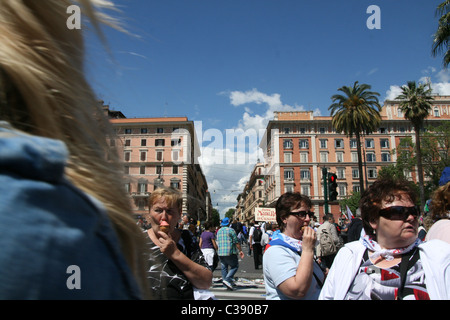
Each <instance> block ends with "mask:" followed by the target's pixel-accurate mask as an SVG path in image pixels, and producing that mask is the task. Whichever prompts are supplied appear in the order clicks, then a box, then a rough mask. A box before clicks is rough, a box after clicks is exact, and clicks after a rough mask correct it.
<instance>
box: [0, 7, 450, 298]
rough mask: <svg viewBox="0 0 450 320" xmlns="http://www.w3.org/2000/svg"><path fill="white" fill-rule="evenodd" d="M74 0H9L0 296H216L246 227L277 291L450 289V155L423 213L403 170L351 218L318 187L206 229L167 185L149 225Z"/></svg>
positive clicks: (420, 294) (434, 294) (228, 279)
mask: <svg viewBox="0 0 450 320" xmlns="http://www.w3.org/2000/svg"><path fill="white" fill-rule="evenodd" d="M78 3H79V4H80V5H81V6H82V7H83V13H84V14H85V15H86V16H88V17H89V18H90V20H91V23H92V25H93V26H94V27H95V29H96V30H97V31H98V32H99V34H100V37H102V34H101V28H100V27H99V24H100V23H105V24H108V25H110V26H113V27H116V28H118V29H120V26H118V25H117V24H115V23H114V20H112V19H108V18H107V15H105V13H103V12H102V13H99V12H98V11H97V8H96V7H102V6H104V7H109V8H112V6H113V5H112V3H110V2H109V1H97V0H80V1H79V2H78ZM70 5H71V2H70V1H68V0H46V1H34V0H23V1H16V0H2V1H1V7H0V21H2V23H1V24H0V47H1V49H0V194H1V197H0V230H1V234H2V236H1V237H0V247H1V248H2V250H0V299H214V298H215V297H214V295H213V294H212V293H211V292H210V291H209V289H210V287H211V284H212V275H213V270H214V269H215V268H217V267H218V266H219V263H220V268H221V272H222V281H223V284H224V286H225V287H227V288H228V289H230V290H233V288H234V286H235V284H234V274H235V273H236V270H237V268H238V261H239V257H240V258H241V259H242V258H243V257H244V252H243V251H242V244H243V243H247V241H248V248H249V252H248V253H251V254H252V255H253V258H254V267H255V269H258V268H260V267H261V266H262V268H263V273H264V280H265V286H266V291H267V298H268V299H323V300H326V299H343V300H344V299H348V300H353V299H383V300H384V299H387V300H393V299H417V300H418V299H450V244H449V234H450V230H449V228H450V227H449V224H450V220H449V218H450V191H449V190H450V172H449V170H450V168H446V169H445V170H444V173H443V175H442V178H441V181H440V187H439V188H438V189H437V190H436V191H435V192H434V193H433V197H432V199H431V202H430V205H429V206H428V209H429V213H428V215H427V216H425V217H423V216H422V212H421V211H422V209H423V208H417V207H416V205H415V204H416V202H417V196H416V194H415V192H414V190H413V189H412V188H411V187H410V185H409V184H408V183H407V182H406V181H395V180H392V179H379V180H377V181H376V182H375V183H374V184H373V185H371V186H370V187H369V188H368V189H367V190H366V191H365V192H364V193H363V194H362V198H361V201H360V203H359V210H358V211H357V213H356V217H355V218H354V219H353V220H352V222H351V223H350V224H344V225H343V226H341V227H342V228H341V232H338V230H337V229H336V223H335V221H334V217H333V215H325V216H324V217H323V220H324V221H323V223H322V224H319V223H318V222H314V217H315V215H314V213H313V212H312V211H311V208H312V203H311V200H310V199H309V197H307V196H304V195H301V194H299V193H285V194H283V195H281V196H280V197H279V199H278V201H277V203H276V222H277V223H276V224H274V225H272V224H266V225H260V224H259V223H255V224H254V225H252V226H251V227H250V229H249V230H247V226H245V225H243V224H242V223H240V222H239V221H235V222H233V223H231V221H230V220H229V219H228V218H224V219H223V220H222V221H221V227H220V228H219V229H218V230H215V228H214V226H213V225H211V224H210V223H207V224H205V225H204V229H205V230H204V231H203V232H202V233H201V234H199V235H196V234H195V233H196V232H197V231H198V230H197V229H196V224H195V223H192V221H189V217H187V216H184V215H182V212H181V210H182V197H181V194H180V192H178V191H176V190H173V189H170V188H159V189H156V190H155V191H153V192H152V193H151V196H150V198H149V211H148V213H147V214H145V215H144V216H143V217H142V221H145V224H146V228H144V229H142V228H139V227H138V225H137V224H136V221H135V219H134V217H133V216H132V214H131V208H130V203H129V198H128V196H127V195H126V193H125V190H124V188H123V181H122V175H121V173H120V172H121V170H120V164H119V161H118V159H117V158H116V157H115V154H114V153H113V152H110V148H109V146H108V145H107V143H106V139H105V137H106V136H108V135H111V134H113V132H112V131H110V130H109V128H110V127H109V123H108V119H107V118H106V117H104V115H103V111H102V110H101V109H100V108H99V105H98V103H97V99H96V97H95V95H94V93H93V91H92V89H91V88H90V86H89V84H88V81H87V80H86V78H85V75H84V51H83V36H82V33H81V31H79V30H69V29H68V28H65V27H62V26H66V20H67V13H66V9H67V7H68V6H70ZM94 177H95V178H94ZM422 217H423V218H424V219H423V229H424V230H421V231H424V234H423V235H422V234H421V236H420V238H419V227H420V226H419V223H420V219H421V218H422ZM344 233H345V237H344ZM344 238H345V239H344ZM74 266H76V267H77V268H73V267H74ZM71 270H75V271H73V272H75V274H73V275H71V274H70V272H72V271H71ZM76 270H82V286H80V284H79V283H78V282H79V277H80V275H79V274H78V275H77V274H76ZM69 280H70V281H73V283H72V282H70V281H69Z"/></svg>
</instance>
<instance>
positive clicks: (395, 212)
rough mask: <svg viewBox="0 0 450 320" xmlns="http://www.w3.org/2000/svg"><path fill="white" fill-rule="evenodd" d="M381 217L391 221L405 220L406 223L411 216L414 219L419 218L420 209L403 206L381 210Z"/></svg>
mask: <svg viewBox="0 0 450 320" xmlns="http://www.w3.org/2000/svg"><path fill="white" fill-rule="evenodd" d="M379 214H380V216H382V217H384V218H386V219H389V220H403V221H406V220H407V219H408V217H409V216H410V215H412V216H413V217H414V218H418V217H419V214H420V212H419V209H418V208H417V206H414V207H402V206H392V207H387V208H384V209H381V210H380V211H379Z"/></svg>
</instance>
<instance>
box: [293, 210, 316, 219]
mask: <svg viewBox="0 0 450 320" xmlns="http://www.w3.org/2000/svg"><path fill="white" fill-rule="evenodd" d="M289 214H290V215H293V216H296V217H300V218H303V219H304V218H306V215H308V216H309V217H310V218H311V217H312V216H313V215H314V212H311V211H297V212H289Z"/></svg>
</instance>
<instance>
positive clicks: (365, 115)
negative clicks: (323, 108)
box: [328, 81, 381, 193]
mask: <svg viewBox="0 0 450 320" xmlns="http://www.w3.org/2000/svg"><path fill="white" fill-rule="evenodd" d="M371 88H372V87H371V86H370V85H368V84H361V85H359V84H358V81H356V82H355V83H354V84H353V87H347V86H343V87H341V88H339V89H338V91H341V92H342V93H343V94H335V95H333V96H332V97H331V100H332V101H333V104H332V105H331V106H330V107H329V108H328V110H330V111H331V116H332V117H333V119H332V124H333V126H334V128H335V129H336V131H337V132H344V134H345V135H347V136H348V137H352V136H353V135H355V136H356V146H357V151H358V169H359V184H360V189H361V193H362V192H363V191H364V174H363V169H362V155H361V134H364V133H365V134H370V133H371V132H373V131H375V130H377V129H378V127H379V125H380V122H381V116H380V111H381V106H380V104H379V102H378V96H379V95H380V94H379V93H378V92H373V91H370V89H371Z"/></svg>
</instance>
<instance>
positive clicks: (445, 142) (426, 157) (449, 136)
mask: <svg viewBox="0 0 450 320" xmlns="http://www.w3.org/2000/svg"><path fill="white" fill-rule="evenodd" d="M420 140H421V147H420V153H421V155H422V162H423V164H422V165H423V172H424V176H426V177H427V178H428V183H426V184H425V190H424V191H425V199H427V198H428V197H429V196H430V194H431V192H432V191H433V190H434V189H436V188H437V187H438V186H439V179H440V176H441V174H442V171H443V170H444V168H445V167H448V166H450V122H449V121H444V122H442V124H440V125H439V126H428V127H427V128H426V130H425V132H424V133H423V135H422V137H421V139H420ZM415 149H416V145H415V144H414V143H413V142H412V139H411V138H410V137H407V138H403V139H401V140H400V144H399V145H398V147H397V148H396V149H394V150H393V153H395V154H397V161H396V163H395V164H393V165H391V166H393V167H395V169H393V170H392V171H389V173H388V174H391V175H396V174H395V173H394V171H395V172H399V173H400V172H403V170H404V169H406V170H408V171H413V170H414V166H415V164H416V163H417V160H416V156H415V153H414V150H415ZM391 166H388V167H391ZM388 167H384V168H382V169H381V170H380V171H379V172H378V175H380V174H382V171H385V170H387V169H385V168H388ZM418 192H419V193H420V191H419V190H418Z"/></svg>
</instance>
